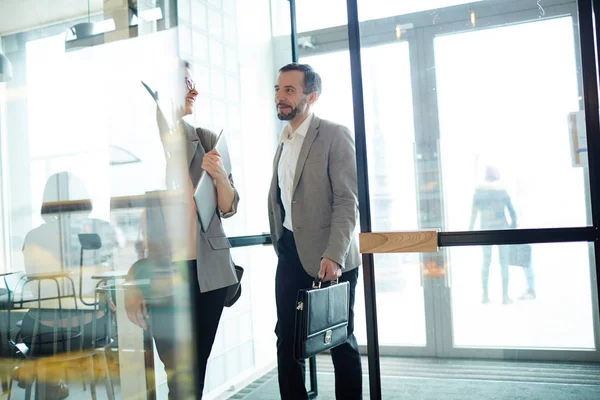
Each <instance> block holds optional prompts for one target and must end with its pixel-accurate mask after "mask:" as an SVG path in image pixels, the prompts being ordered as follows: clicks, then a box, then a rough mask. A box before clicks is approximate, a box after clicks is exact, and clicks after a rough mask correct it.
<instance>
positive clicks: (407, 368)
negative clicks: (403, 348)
mask: <svg viewBox="0 0 600 400" xmlns="http://www.w3.org/2000/svg"><path fill="white" fill-rule="evenodd" d="M317 369H318V385H319V396H318V399H321V400H333V399H335V395H334V375H333V366H332V365H331V361H330V359H329V357H319V359H318V368H317ZM363 371H365V372H366V371H368V369H367V365H366V360H363ZM381 371H382V377H381V385H382V392H383V398H384V399H406V400H413V399H415V400H416V399H418V400H440V399H443V400H458V399H461V400H465V399H478V400H479V399H485V400H488V399H489V400H500V399H502V400H504V399H507V400H508V399H510V400H535V399H543V400H575V399H577V400H588V399H589V400H598V399H600V365H590V364H553V363H521V362H519V363H510V362H501V361H484V360H439V359H420V358H414V359H407V358H391V357H390V358H382V360H381ZM363 382H364V386H365V387H364V390H363V397H364V398H365V399H368V396H369V391H368V376H367V375H366V374H365V375H364V377H363ZM230 399H235V400H238V399H240V400H241V399H246V400H251V399H252V400H275V399H279V390H278V384H277V371H276V370H274V371H271V372H269V373H268V374H266V375H265V376H263V377H262V378H260V379H259V380H257V381H256V382H254V383H253V384H251V385H250V386H248V387H246V388H245V389H244V390H242V391H240V392H238V393H237V394H236V395H233V396H231V397H230Z"/></svg>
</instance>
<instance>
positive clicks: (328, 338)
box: [325, 329, 333, 344]
mask: <svg viewBox="0 0 600 400" xmlns="http://www.w3.org/2000/svg"><path fill="white" fill-rule="evenodd" d="M332 337H333V331H332V330H331V329H329V330H328V331H327V332H325V344H330V343H331V338H332Z"/></svg>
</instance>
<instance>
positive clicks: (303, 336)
mask: <svg viewBox="0 0 600 400" xmlns="http://www.w3.org/2000/svg"><path fill="white" fill-rule="evenodd" d="M349 301H350V284H349V283H348V282H342V283H335V282H334V283H331V284H327V286H326V287H322V286H321V281H320V280H319V279H317V280H315V281H314V282H313V288H312V289H302V290H299V291H298V301H297V303H296V330H295V333H294V358H296V360H304V359H306V358H310V357H312V356H314V355H316V354H318V353H320V352H322V351H325V350H328V349H331V348H333V347H336V346H339V345H340V344H342V343H344V342H345V341H346V339H347V338H348V313H349Z"/></svg>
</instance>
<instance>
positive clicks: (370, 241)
mask: <svg viewBox="0 0 600 400" xmlns="http://www.w3.org/2000/svg"><path fill="white" fill-rule="evenodd" d="M438 232H439V231H438V230H422V231H405V232H371V233H361V234H360V252H361V253H363V254H373V253H435V252H437V251H438Z"/></svg>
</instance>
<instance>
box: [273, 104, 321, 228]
mask: <svg viewBox="0 0 600 400" xmlns="http://www.w3.org/2000/svg"><path fill="white" fill-rule="evenodd" d="M312 119H313V114H312V113H311V114H309V115H308V117H306V119H305V120H304V122H302V123H301V124H300V126H299V127H298V129H296V131H295V132H291V131H292V127H291V126H290V124H289V123H288V124H286V126H285V128H283V131H282V132H281V137H280V141H281V143H283V149H282V150H281V158H280V159H279V166H278V168H277V175H278V177H279V189H280V190H281V203H282V204H283V209H284V210H285V219H284V221H283V226H284V228H286V229H288V230H290V231H293V230H294V225H293V223H292V196H293V193H292V191H293V189H294V176H295V175H296V165H297V164H298V157H299V156H300V150H302V144H303V143H304V138H305V137H306V134H307V133H308V128H309V127H310V123H311V122H312Z"/></svg>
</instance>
